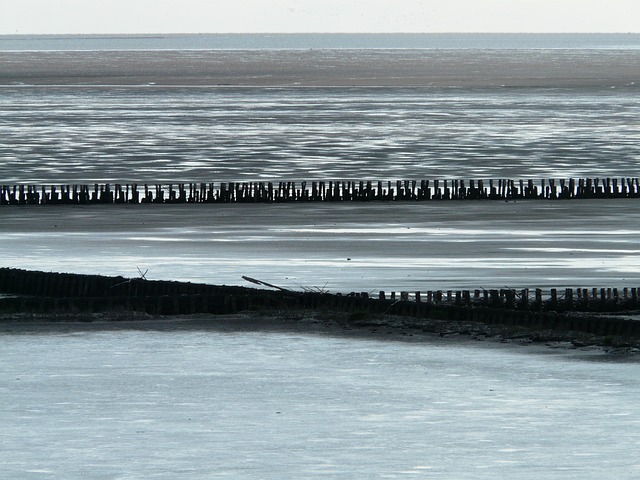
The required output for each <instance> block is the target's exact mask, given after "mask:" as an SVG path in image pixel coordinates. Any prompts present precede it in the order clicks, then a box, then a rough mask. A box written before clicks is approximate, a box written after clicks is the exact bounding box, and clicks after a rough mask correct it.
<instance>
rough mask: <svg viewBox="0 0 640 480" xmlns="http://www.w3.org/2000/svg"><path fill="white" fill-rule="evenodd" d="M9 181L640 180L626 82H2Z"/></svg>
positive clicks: (0, 154) (633, 104)
mask: <svg viewBox="0 0 640 480" xmlns="http://www.w3.org/2000/svg"><path fill="white" fill-rule="evenodd" d="M1 93H2V95H1V96H0V132H2V135H1V136H0V158H2V162H1V163H0V179H1V181H2V182H3V183H5V184H6V183H9V184H11V183H18V182H19V183H37V184H39V183H45V184H50V183H55V184H66V183H89V184H92V183H93V182H105V183H106V182H110V183H132V182H138V183H143V182H150V183H153V182H159V183H175V182H180V181H182V182H184V181H187V182H189V181H198V182H202V181H204V182H222V181H242V180H246V181H255V180H268V181H278V180H295V181H301V180H315V179H321V180H334V179H340V180H342V179H358V180H359V179H365V180H367V179H371V180H376V179H380V180H394V179H424V178H426V179H435V178H444V179H447V178H448V179H451V178H462V179H471V178H473V179H478V178H484V179H487V178H492V179H496V178H516V179H517V178H568V177H598V178H602V177H627V176H638V172H639V170H638V162H639V161H640V142H639V141H638V140H639V137H638V132H639V131H640V123H639V122H640V121H639V120H638V119H640V102H638V100H637V98H638V97H637V94H636V90H635V89H634V88H633V87H629V89H624V88H622V89H610V90H603V89H578V88H575V89H571V88H566V89H564V88H552V89H549V88H545V89H536V88H522V89H488V88H477V89H438V88H435V89H429V88H171V89H168V88H151V87H147V88H145V87H129V88H125V87H121V88H86V87H73V88H52V87H49V88H10V87H7V88H3V89H2V90H1Z"/></svg>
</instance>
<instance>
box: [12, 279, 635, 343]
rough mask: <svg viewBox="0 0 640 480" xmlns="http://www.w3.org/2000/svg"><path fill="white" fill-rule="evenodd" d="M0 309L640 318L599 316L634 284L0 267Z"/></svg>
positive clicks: (588, 321) (616, 331)
mask: <svg viewBox="0 0 640 480" xmlns="http://www.w3.org/2000/svg"><path fill="white" fill-rule="evenodd" d="M0 294H3V295H4V296H0V313H9V314H11V313H25V312H26V313H81V312H82V313H95V312H104V311H134V312H146V313H148V314H152V315H183V314H197V313H207V314H232V313H237V312H241V311H248V310H254V311H255V310H258V311H260V310H290V309H302V310H326V311H341V312H349V313H357V314H362V315H365V316H366V314H391V315H402V316H406V317H413V318H415V319H416V322H417V323H418V324H419V319H421V318H422V319H438V320H446V321H469V322H481V323H485V324H490V325H508V326H523V327H527V328H531V329H545V330H562V331H571V330H574V331H581V332H586V333H592V334H595V335H601V336H610V335H617V336H626V337H634V338H640V321H634V320H629V319H627V318H624V317H621V316H615V315H611V316H603V315H602V314H603V313H615V312H622V311H634V310H638V309H639V308H640V300H639V298H638V295H639V294H640V289H639V288H637V287H632V288H579V289H572V288H566V289H563V290H558V289H549V290H542V289H520V290H515V289H495V290H474V291H469V290H463V291H452V290H446V291H442V290H438V291H427V292H378V293H377V294H376V295H370V294H369V293H367V292H361V293H356V292H351V293H349V294H331V293H326V292H309V291H305V292H298V291H291V290H286V289H275V290H265V289H256V288H245V287H239V286H221V285H208V284H198V283H189V282H175V281H157V280H146V279H144V278H131V279H126V278H124V277H107V276H99V275H77V274H69V273H53V272H38V271H29V270H21V269H12V268H0Z"/></svg>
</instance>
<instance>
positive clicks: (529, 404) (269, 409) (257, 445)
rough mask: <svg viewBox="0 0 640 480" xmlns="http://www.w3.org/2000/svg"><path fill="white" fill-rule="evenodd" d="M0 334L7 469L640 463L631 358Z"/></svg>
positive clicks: (285, 474)
mask: <svg viewBox="0 0 640 480" xmlns="http://www.w3.org/2000/svg"><path fill="white" fill-rule="evenodd" d="M0 351H1V352H2V353H1V355H2V358H3V362H2V363H1V366H0V390H1V391H2V395H0V421H1V422H2V425H3V427H2V434H1V435H0V449H1V450H2V452H3V455H2V457H1V459H0V464H1V465H2V471H3V472H4V474H5V475H7V476H8V477H10V478H15V479H32V478H41V479H49V478H51V479H54V478H67V479H76V478H87V477H90V478H99V479H107V478H127V479H133V478H162V479H164V478H167V479H175V478H185V479H186V478H189V479H194V478H195V479H205V478H218V477H230V478H249V479H254V478H255V479H258V478H260V479H265V478H269V479H276V478H291V479H293V478H354V479H371V478H433V477H436V478H459V479H486V478H519V479H539V478H547V479H563V480H566V479H580V480H584V479H594V480H595V479H598V480H599V479H602V478H617V479H621V480H627V479H628V480H631V479H634V478H638V476H639V475H640V463H639V462H638V457H637V455H636V453H637V451H638V449H639V448H640V434H639V433H638V432H639V431H640V430H639V428H638V427H639V426H640V424H639V420H638V419H639V418H640V407H639V406H638V402H637V398H638V395H639V394H640V383H639V381H638V378H639V377H638V375H637V372H638V369H637V367H638V365H637V364H625V363H602V362H591V361H585V360H579V357H575V356H573V357H572V356H570V357H567V356H566V352H562V353H560V352H557V353H554V352H553V351H548V352H547V353H546V354H540V353H538V354H534V353H532V352H529V353H527V351H526V349H525V351H524V352H523V351H514V350H510V349H506V348H504V347H502V348H501V347H500V346H499V345H494V346H490V345H487V344H483V345H482V346H480V345H479V344H478V342H476V343H461V344H458V343H447V342H440V343H434V342H429V343H406V342H393V341H388V342H385V341H374V340H357V339H354V338H335V337H327V336H310V335H303V334H299V333H294V332H292V333H285V332H283V333H267V332H253V333H251V332H233V331H230V332H226V333H225V332H216V331H200V332H198V331H186V332H181V331H173V332H172V331H165V332H158V331H155V332H154V331H133V330H130V331H128V330H124V331H117V332H95V331H94V332H90V331H89V332H87V331H82V329H80V330H74V329H71V330H67V331H66V332H59V333H55V332H50V333H48V334H43V335H38V334H6V333H5V334H4V335H2V336H0ZM585 354H586V352H585Z"/></svg>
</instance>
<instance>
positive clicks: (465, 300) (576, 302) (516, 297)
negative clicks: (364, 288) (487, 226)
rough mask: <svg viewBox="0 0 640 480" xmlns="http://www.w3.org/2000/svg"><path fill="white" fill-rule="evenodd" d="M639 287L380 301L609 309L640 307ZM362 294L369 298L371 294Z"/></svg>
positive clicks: (417, 295)
mask: <svg viewBox="0 0 640 480" xmlns="http://www.w3.org/2000/svg"><path fill="white" fill-rule="evenodd" d="M639 293H640V289H639V288H635V287H634V288H626V287H625V288H622V289H618V288H595V287H594V288H590V289H589V288H577V289H574V288H565V289H564V291H562V292H561V293H559V292H558V289H556V288H551V289H549V290H548V293H545V292H544V291H543V289H541V288H536V289H535V290H533V295H531V290H530V289H528V288H524V289H521V290H516V289H499V290H498V289H493V290H474V291H473V292H472V291H470V290H457V291H454V290H446V291H443V290H436V291H432V290H430V291H427V292H426V293H423V292H414V293H411V292H407V291H402V292H399V293H398V292H391V293H390V294H389V295H387V293H385V292H384V291H380V293H379V295H378V298H379V299H380V300H396V301H415V302H416V303H421V302H426V303H436V304H439V303H447V304H454V305H485V306H492V307H498V308H514V309H531V308H533V309H541V308H546V309H550V310H557V309H560V310H572V309H576V310H581V309H590V308H595V309H599V308H601V307H602V308H605V307H606V306H608V305H627V306H630V307H632V306H638V305H639V302H638V294H639ZM354 295H359V296H362V297H368V296H369V295H368V293H367V292H362V293H360V294H354Z"/></svg>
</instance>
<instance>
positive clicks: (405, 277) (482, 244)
mask: <svg viewBox="0 0 640 480" xmlns="http://www.w3.org/2000/svg"><path fill="white" fill-rule="evenodd" d="M458 205H461V206H459V207H457V208H455V209H452V208H451V206H450V204H449V203H434V202H429V203H423V204H419V203H418V204H416V203H408V204H406V203H380V204H370V205H366V204H365V205H363V204H358V205H352V204H348V203H341V204H333V205H322V204H321V205H318V204H295V205H282V204H279V205H262V204H261V205H223V206H219V205H138V206H135V207H124V206H98V205H91V206H84V207H69V208H64V207H58V208H28V209H20V208H13V207H6V208H5V209H4V211H3V228H2V229H0V241H1V242H2V244H3V249H2V250H0V264H2V265H6V266H12V267H21V268H31V269H42V270H54V271H71V272H77V273H95V272H99V273H102V274H118V275H123V276H125V277H137V276H138V271H137V268H140V269H142V270H143V271H144V270H146V269H149V272H148V274H147V278H149V279H175V280H187V281H197V282H205V283H217V284H230V285H238V284H240V285H246V282H245V281H244V280H242V278H241V277H242V276H243V275H247V276H250V277H253V278H258V279H262V280H265V281H268V282H270V283H274V284H276V285H280V286H285V287H290V288H294V289H300V287H314V286H318V287H322V286H325V287H326V288H327V289H328V290H331V291H334V292H335V291H337V292H350V291H372V292H376V291H377V290H385V291H389V290H396V291H397V290H407V291H426V290H439V289H443V290H446V289H458V288H459V289H476V288H481V287H482V288H504V287H505V286H508V287H511V288H525V287H526V288H536V287H540V288H543V287H544V288H549V287H555V288H561V287H563V286H566V287H580V288H587V287H598V286H617V287H637V286H638V285H640V250H638V245H640V229H639V228H634V227H633V225H640V212H639V211H638V209H637V208H636V201H635V200H632V199H630V200H623V199H619V200H608V201H603V200H592V201H587V200H576V201H564V202H538V201H529V202H527V201H523V202H517V203H513V202H510V203H506V202H464V203H463V204H458ZM594 225H597V226H598V228H594Z"/></svg>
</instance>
